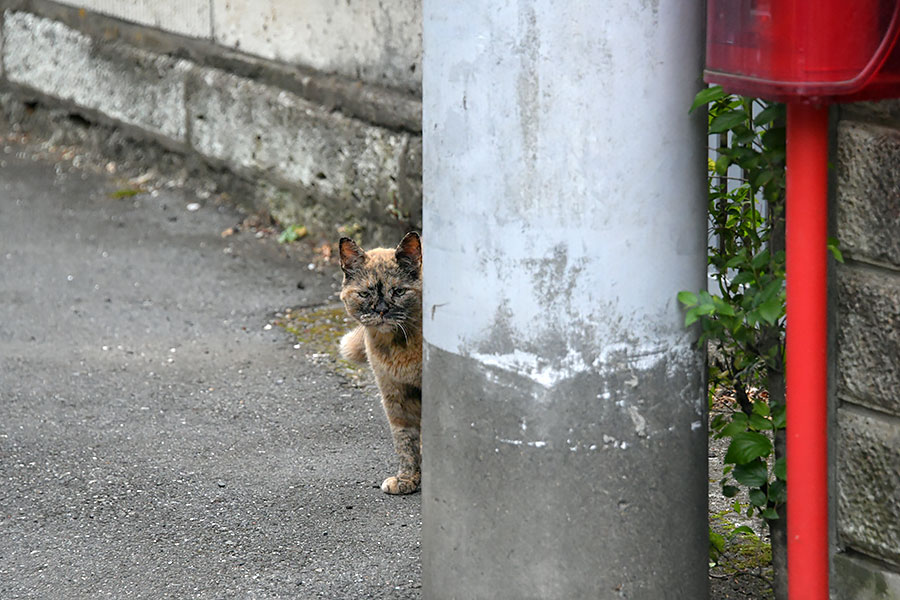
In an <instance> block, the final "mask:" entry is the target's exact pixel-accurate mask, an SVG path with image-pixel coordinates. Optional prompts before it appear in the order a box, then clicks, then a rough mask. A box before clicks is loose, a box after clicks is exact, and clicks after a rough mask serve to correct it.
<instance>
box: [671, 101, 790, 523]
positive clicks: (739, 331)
mask: <svg viewBox="0 0 900 600" xmlns="http://www.w3.org/2000/svg"><path fill="white" fill-rule="evenodd" d="M704 104H708V114H709V132H710V134H719V135H720V139H721V140H722V143H720V145H719V147H718V148H717V150H718V156H717V158H716V160H715V161H710V162H711V164H710V172H709V214H710V227H711V233H712V234H713V235H712V236H711V238H712V239H714V240H716V242H717V243H716V244H715V245H714V246H711V247H710V248H709V253H708V259H709V264H710V266H711V267H712V270H711V277H712V278H713V279H714V280H715V283H716V284H717V285H716V287H717V292H718V293H710V292H709V291H707V290H700V291H698V292H692V291H683V292H680V293H679V294H678V300H679V302H681V304H682V305H683V306H684V307H685V309H686V313H685V325H691V324H693V323H695V322H699V324H700V327H701V335H700V343H701V344H707V343H710V344H711V346H712V348H713V352H712V360H711V369H710V386H711V390H715V389H717V388H720V387H723V386H724V387H727V388H729V389H732V390H733V391H734V394H733V397H734V400H735V401H734V403H733V405H731V406H728V407H726V410H725V411H724V412H720V413H719V414H717V415H716V416H715V418H714V419H713V420H712V422H711V424H710V425H711V427H710V430H711V433H712V435H714V436H716V437H717V438H730V440H731V441H730V444H729V446H728V451H727V453H726V456H725V462H726V464H727V465H728V466H727V467H726V477H725V478H724V479H723V481H722V493H723V494H724V495H725V496H726V497H733V496H735V495H736V494H737V493H738V490H739V486H743V487H746V488H747V490H748V493H749V496H750V507H749V508H748V509H747V512H748V516H749V515H751V514H753V513H758V514H759V515H761V516H762V517H763V518H765V519H767V520H769V521H774V520H777V519H778V518H779V516H778V508H779V507H780V506H781V505H782V504H783V503H784V501H785V499H786V493H785V477H784V469H783V465H784V463H783V457H780V456H775V455H776V454H777V453H776V449H775V444H774V437H775V435H774V434H775V433H776V432H778V431H781V430H783V429H784V425H785V421H784V400H783V393H778V392H776V393H772V390H771V389H770V390H769V395H768V397H765V396H763V395H759V394H757V395H752V391H753V390H757V389H762V388H765V389H768V388H770V387H771V386H772V384H773V383H775V384H776V385H778V386H779V387H780V388H781V389H783V374H784V301H785V291H784V264H785V254H784V250H783V231H784V227H783V214H784V181H785V179H784V174H785V172H784V159H785V127H784V106H783V105H781V104H776V103H769V102H766V101H762V100H756V99H752V98H744V97H737V96H729V95H727V94H725V93H724V92H723V91H722V88H721V87H719V86H716V87H710V88H707V89H705V90H703V91H702V92H700V93H699V94H698V95H697V97H696V99H695V101H694V105H693V107H692V110H694V109H696V108H698V107H699V106H702V105H704Z"/></svg>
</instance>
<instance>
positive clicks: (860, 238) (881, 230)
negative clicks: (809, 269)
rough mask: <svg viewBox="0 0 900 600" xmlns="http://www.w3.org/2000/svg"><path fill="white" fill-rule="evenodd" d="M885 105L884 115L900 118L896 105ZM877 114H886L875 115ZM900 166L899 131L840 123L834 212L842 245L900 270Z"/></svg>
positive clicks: (849, 251) (856, 254) (855, 254)
mask: <svg viewBox="0 0 900 600" xmlns="http://www.w3.org/2000/svg"><path fill="white" fill-rule="evenodd" d="M880 104H881V103H877V104H875V105H876V106H880ZM886 104H887V106H884V107H881V112H883V113H886V114H887V115H895V116H896V114H900V112H898V111H897V109H896V108H891V107H892V106H895V104H891V103H886ZM857 110H859V109H857ZM878 115H881V113H879V112H876V113H875V116H878ZM898 164H900V131H898V130H897V129H893V128H888V127H883V126H879V125H873V124H869V123H859V122H855V121H841V122H840V124H839V125H838V135H837V186H836V198H835V203H834V208H835V213H836V227H837V231H838V232H839V234H840V238H839V239H840V242H841V247H842V249H843V250H844V251H845V252H846V253H847V254H848V255H849V256H851V257H854V258H859V259H863V260H869V261H873V262H878V263H886V264H890V265H894V266H895V267H897V268H900V235H898V232H900V169H897V168H896V165H898Z"/></svg>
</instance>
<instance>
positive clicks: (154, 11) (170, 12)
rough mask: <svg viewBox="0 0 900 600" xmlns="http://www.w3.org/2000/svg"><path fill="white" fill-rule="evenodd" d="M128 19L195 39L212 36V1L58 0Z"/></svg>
mask: <svg viewBox="0 0 900 600" xmlns="http://www.w3.org/2000/svg"><path fill="white" fill-rule="evenodd" d="M59 1H60V2H61V3H62V4H68V5H70V6H76V7H78V8H83V9H85V10H90V11H94V12H98V13H102V14H105V15H110V16H112V17H117V18H119V19H123V20H125V21H132V22H134V23H141V24H142V25H147V26H150V27H156V28H158V29H165V30H166V31H171V32H173V33H177V34H179V35H187V36H191V37H196V38H211V37H212V16H211V11H212V2H210V0H152V2H148V1H147V0H59Z"/></svg>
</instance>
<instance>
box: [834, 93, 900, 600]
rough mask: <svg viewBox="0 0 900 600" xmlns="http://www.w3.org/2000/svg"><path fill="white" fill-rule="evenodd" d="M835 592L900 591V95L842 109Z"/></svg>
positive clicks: (848, 598)
mask: <svg viewBox="0 0 900 600" xmlns="http://www.w3.org/2000/svg"><path fill="white" fill-rule="evenodd" d="M836 137H837V140H836V141H837V143H836V144H835V160H834V162H835V165H836V170H835V176H834V194H833V202H832V209H831V212H832V222H833V230H834V235H835V236H836V237H837V238H838V239H839V240H840V242H841V245H842V247H843V249H844V255H845V257H846V263H845V264H843V265H837V267H836V268H835V270H834V272H833V276H832V278H831V279H832V281H831V307H830V311H831V322H832V330H833V331H832V337H833V339H834V344H833V346H834V347H833V349H832V369H831V376H832V380H833V383H832V390H833V392H832V394H833V398H832V401H833V406H835V407H836V408H835V421H836V426H835V432H834V435H833V436H832V440H833V442H832V443H833V445H834V455H835V469H834V477H833V485H834V491H835V499H836V502H834V503H833V504H832V506H833V509H836V511H835V512H836V515H835V519H836V530H837V536H836V537H837V539H836V542H837V545H838V548H837V553H836V555H835V558H834V567H833V586H832V588H833V590H832V597H833V598H835V599H836V600H837V599H840V600H863V599H866V600H868V599H875V598H878V599H887V598H889V599H898V598H900V102H897V101H889V102H880V103H863V104H856V105H847V106H845V107H841V108H840V109H839V119H838V124H837V136H836Z"/></svg>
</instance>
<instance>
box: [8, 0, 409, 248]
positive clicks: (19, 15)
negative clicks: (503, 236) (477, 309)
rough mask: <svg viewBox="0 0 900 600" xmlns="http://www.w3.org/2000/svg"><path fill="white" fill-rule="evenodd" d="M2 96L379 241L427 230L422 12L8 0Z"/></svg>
mask: <svg viewBox="0 0 900 600" xmlns="http://www.w3.org/2000/svg"><path fill="white" fill-rule="evenodd" d="M0 11H2V14H0V17H2V27H0V40H2V72H0V74H2V78H0V92H3V94H4V95H5V97H7V98H8V97H12V98H14V99H19V100H23V101H28V102H30V103H31V104H34V103H35V102H38V103H44V104H47V105H50V106H53V107H57V108H59V107H61V108H63V109H64V110H68V111H71V112H72V113H74V114H78V115H79V116H80V117H81V118H83V119H86V120H88V121H91V122H97V123H100V124H103V125H105V126H108V127H116V128H121V129H122V130H123V131H125V132H127V134H128V135H129V136H132V137H135V138H139V139H149V140H153V141H154V142H155V143H158V144H160V145H162V146H163V147H165V148H167V149H168V150H170V151H175V152H178V153H183V154H185V155H189V156H191V157H196V158H199V159H200V160H201V161H203V162H205V163H206V164H208V165H210V166H211V167H212V168H215V169H225V170H227V171H229V172H231V173H234V174H236V176H237V177H239V178H242V179H243V181H246V182H251V183H252V184H256V185H257V187H258V189H259V190H261V192H260V194H259V198H258V199H256V203H257V204H262V205H263V206H262V207H263V208H266V209H268V210H269V211H270V212H271V213H272V214H273V216H275V217H276V218H278V219H279V220H280V221H282V222H284V223H302V224H304V225H307V226H308V227H309V228H310V229H313V230H318V231H320V232H322V233H326V234H333V233H335V229H336V228H337V227H340V226H341V225H344V226H347V225H352V226H354V228H356V227H357V226H359V225H362V226H363V227H364V231H365V233H364V234H363V237H364V238H366V239H365V241H366V242H370V241H381V240H383V239H388V240H390V239H393V238H394V237H396V235H397V234H398V233H399V232H402V231H405V230H407V229H410V228H418V227H420V222H421V153H422V143H421V67H420V65H421V52H422V41H421V7H420V2H419V0H392V1H391V2H381V3H367V2H355V3H344V2H332V1H330V0H263V1H260V2H248V1H243V0H177V1H176V0H158V1H156V2H146V1H144V0H117V1H112V0H66V1H64V2H49V1H46V0H31V1H27V0H0Z"/></svg>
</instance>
